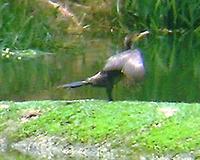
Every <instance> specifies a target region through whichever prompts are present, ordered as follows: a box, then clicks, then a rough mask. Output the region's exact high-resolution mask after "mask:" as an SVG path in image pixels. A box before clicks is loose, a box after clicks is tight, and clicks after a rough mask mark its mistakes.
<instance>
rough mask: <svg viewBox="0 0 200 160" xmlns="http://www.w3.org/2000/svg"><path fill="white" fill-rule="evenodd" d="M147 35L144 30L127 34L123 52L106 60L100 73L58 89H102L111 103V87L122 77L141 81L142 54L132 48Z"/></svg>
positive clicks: (142, 71)
mask: <svg viewBox="0 0 200 160" xmlns="http://www.w3.org/2000/svg"><path fill="white" fill-rule="evenodd" d="M149 33H150V32H149V31H147V30H146V31H143V32H140V33H130V34H128V35H127V36H126V37H125V39H124V50H123V51H122V52H120V53H117V54H115V55H113V56H111V57H110V58H108V60H107V62H106V63H105V65H104V67H103V69H102V70H101V71H99V72H97V73H96V74H95V75H93V76H91V77H88V78H86V79H85V80H81V81H77V82H71V83H67V84H63V85H60V86H58V88H77V87H81V86H85V85H91V86H95V87H104V88H105V89H106V93H107V96H108V100H109V101H113V96H112V91H113V87H114V85H115V84H116V83H117V82H118V81H120V80H121V79H122V78H123V77H125V78H127V79H128V80H129V81H130V82H131V83H133V84H135V83H138V82H141V81H143V79H144V77H145V65H144V59H143V53H142V52H141V50H140V49H138V48H136V49H134V48H132V46H134V43H135V42H136V41H138V40H140V39H142V38H143V37H145V36H146V35H148V34H149ZM132 43H133V44H132Z"/></svg>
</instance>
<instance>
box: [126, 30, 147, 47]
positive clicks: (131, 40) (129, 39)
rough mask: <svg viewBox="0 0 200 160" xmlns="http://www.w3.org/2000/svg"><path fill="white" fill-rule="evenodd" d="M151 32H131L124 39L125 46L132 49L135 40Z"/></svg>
mask: <svg viewBox="0 0 200 160" xmlns="http://www.w3.org/2000/svg"><path fill="white" fill-rule="evenodd" d="M149 33H150V32H149V31H143V32H140V33H131V34H128V35H127V36H126V37H125V39H124V46H125V48H126V49H130V48H131V45H132V43H133V44H134V43H135V42H137V41H139V40H141V39H143V38H144V37H146V36H147V35H148V34H149Z"/></svg>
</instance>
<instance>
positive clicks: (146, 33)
mask: <svg viewBox="0 0 200 160" xmlns="http://www.w3.org/2000/svg"><path fill="white" fill-rule="evenodd" d="M149 33H150V32H149V31H144V32H141V33H139V35H138V36H137V39H138V40H139V39H142V38H144V37H146V36H147V35H148V34H149Z"/></svg>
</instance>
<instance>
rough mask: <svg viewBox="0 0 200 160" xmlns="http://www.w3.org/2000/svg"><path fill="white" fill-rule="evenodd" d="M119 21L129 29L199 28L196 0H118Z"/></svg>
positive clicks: (199, 13) (197, 2)
mask: <svg viewBox="0 0 200 160" xmlns="http://www.w3.org/2000/svg"><path fill="white" fill-rule="evenodd" d="M117 5H118V8H119V9H118V14H120V21H119V22H120V23H121V24H123V25H124V26H126V27H128V28H129V29H131V28H132V29H133V30H134V29H136V28H151V29H153V30H158V29H162V28H168V29H172V30H174V29H178V30H179V29H185V30H199V27H200V16H199V15H200V9H199V6H200V2H199V1H198V0H192V1H187V0H166V1H161V0H156V1H155V0H126V1H121V0H118V4H117Z"/></svg>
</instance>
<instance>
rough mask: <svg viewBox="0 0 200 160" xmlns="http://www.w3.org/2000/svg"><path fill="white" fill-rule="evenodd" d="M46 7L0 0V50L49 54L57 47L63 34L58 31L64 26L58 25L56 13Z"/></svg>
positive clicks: (20, 0)
mask: <svg viewBox="0 0 200 160" xmlns="http://www.w3.org/2000/svg"><path fill="white" fill-rule="evenodd" d="M47 7H49V6H48V4H45V3H44V2H41V1H40V0H33V1H29V0H1V1H0V37H1V39H0V48H11V49H31V48H32V49H40V50H43V51H52V50H54V49H55V46H57V45H61V44H59V43H58V42H57V40H58V39H62V38H63V36H64V33H65V32H62V33H61V34H60V32H59V30H60V31H61V30H62V31H63V29H62V28H63V26H62V27H61V24H62V23H63V25H64V24H65V25H66V27H67V23H66V22H62V21H58V20H57V19H56V15H57V12H56V10H53V9H50V7H49V9H46V8H47ZM61 22H62V23H61ZM58 37H59V38H58Z"/></svg>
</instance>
